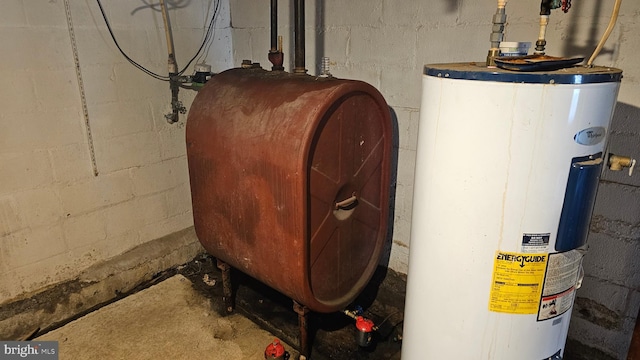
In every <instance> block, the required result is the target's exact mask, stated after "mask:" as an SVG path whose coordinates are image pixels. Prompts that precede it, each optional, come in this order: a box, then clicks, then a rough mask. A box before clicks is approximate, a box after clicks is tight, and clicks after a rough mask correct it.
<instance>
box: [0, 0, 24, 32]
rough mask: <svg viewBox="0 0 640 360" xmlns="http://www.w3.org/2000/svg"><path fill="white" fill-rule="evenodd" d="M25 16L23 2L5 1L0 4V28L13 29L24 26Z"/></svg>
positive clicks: (21, 0)
mask: <svg viewBox="0 0 640 360" xmlns="http://www.w3.org/2000/svg"><path fill="white" fill-rule="evenodd" d="M27 24H28V23H27V14H26V12H25V4H24V2H23V0H5V1H3V2H2V11H1V12H0V28H1V29H3V32H4V29H5V28H13V27H21V26H26V25H27Z"/></svg>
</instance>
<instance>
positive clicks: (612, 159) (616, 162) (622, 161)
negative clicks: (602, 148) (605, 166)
mask: <svg viewBox="0 0 640 360" xmlns="http://www.w3.org/2000/svg"><path fill="white" fill-rule="evenodd" d="M635 166H636V159H633V158H631V157H629V156H620V155H615V154H609V170H613V171H620V170H622V169H624V168H629V176H631V175H632V174H633V168H634V167H635Z"/></svg>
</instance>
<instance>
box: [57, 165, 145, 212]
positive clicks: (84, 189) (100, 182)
mask: <svg viewBox="0 0 640 360" xmlns="http://www.w3.org/2000/svg"><path fill="white" fill-rule="evenodd" d="M133 198H134V190H133V182H132V180H131V178H130V175H129V172H128V171H118V172H112V173H109V174H103V175H100V176H98V177H91V178H89V179H87V180H86V181H83V182H79V183H75V184H72V185H69V186H66V187H63V188H61V189H60V200H61V201H62V207H63V209H64V213H65V217H66V216H76V215H79V214H83V213H86V212H90V211H93V210H95V209H99V208H103V207H106V206H110V205H113V204H118V203H121V202H125V201H128V200H132V199H133ZM67 214H68V215H67Z"/></svg>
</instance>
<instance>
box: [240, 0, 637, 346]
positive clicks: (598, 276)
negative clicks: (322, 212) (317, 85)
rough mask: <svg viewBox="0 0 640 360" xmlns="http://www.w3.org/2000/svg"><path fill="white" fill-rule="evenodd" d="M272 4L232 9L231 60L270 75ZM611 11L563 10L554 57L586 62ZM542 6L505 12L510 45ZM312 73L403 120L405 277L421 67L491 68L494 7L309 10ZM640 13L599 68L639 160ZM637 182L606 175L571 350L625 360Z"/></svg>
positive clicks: (394, 264) (393, 255)
mask: <svg viewBox="0 0 640 360" xmlns="http://www.w3.org/2000/svg"><path fill="white" fill-rule="evenodd" d="M268 3H269V2H268V1H266V0H264V1H255V0H231V1H230V6H231V24H232V36H233V43H234V46H233V61H234V64H235V65H236V66H237V65H239V64H240V62H241V61H242V60H243V59H251V60H253V61H255V62H260V63H261V64H263V67H265V68H269V67H270V63H269V62H268V60H267V51H268V49H269V45H270V43H269V28H268V27H269V12H268V11H269V4H268ZM612 4H613V2H612V1H611V2H609V1H599V0H585V1H580V2H574V4H573V7H572V8H571V10H570V11H569V13H568V14H564V13H562V11H560V10H555V11H554V12H553V13H552V15H551V20H550V25H549V28H548V32H547V41H548V46H547V53H548V54H550V55H555V56H571V57H573V56H582V57H587V58H588V57H589V56H590V55H591V52H592V51H593V49H594V48H595V46H596V44H597V42H598V40H599V39H600V36H601V34H602V33H603V32H604V30H605V28H606V26H607V24H608V22H609V16H610V14H611V10H612ZM539 6H540V2H539V1H511V2H509V3H508V4H507V14H508V25H507V29H506V40H508V41H531V42H534V43H535V40H536V38H537V35H538V30H537V29H538V28H537V26H538V12H539ZM306 9H307V12H306V21H307V26H306V40H307V47H306V55H307V56H306V67H307V68H308V69H309V73H311V74H317V73H319V69H318V67H319V64H320V58H321V57H322V56H328V57H330V59H331V65H332V68H331V72H332V74H334V75H335V76H337V77H342V78H351V79H359V80H364V81H367V82H369V83H371V84H372V85H373V86H375V87H376V88H378V89H379V90H380V91H381V92H382V94H383V95H384V96H385V98H386V100H387V102H388V103H389V105H390V107H391V108H392V114H394V116H395V118H396V120H397V130H398V138H399V139H398V143H397V144H396V148H395V151H397V155H398V163H397V176H396V179H395V181H394V186H395V210H394V217H395V219H394V229H393V245H392V247H391V250H390V254H389V258H388V264H389V267H390V268H392V269H394V270H396V271H399V272H402V273H406V272H407V262H408V252H409V251H410V244H409V239H410V224H411V207H412V202H411V199H412V192H413V168H414V162H415V150H416V141H417V140H416V133H417V127H418V119H419V107H420V96H421V80H420V79H421V78H420V76H421V73H422V67H423V65H424V64H427V63H438V62H457V61H484V59H485V57H486V54H487V50H488V45H489V44H488V38H489V33H490V31H491V23H490V22H491V18H492V15H493V13H494V12H495V2H494V1H489V0H481V1H476V0H456V1H449V0H425V1H412V0H350V1H337V0H324V1H318V0H315V1H314V0H307V1H306ZM292 12H293V10H292V2H291V1H286V2H283V1H280V6H279V28H280V29H279V32H280V34H281V35H283V36H284V52H285V57H286V59H288V60H289V62H288V63H287V62H285V67H286V68H287V69H291V67H292V64H293V57H292V53H293V51H292V50H293V41H292V39H293V30H292V24H293V23H292V21H291V18H292V16H293V15H292ZM638 33H640V3H639V2H637V1H624V2H623V3H622V8H621V10H620V17H619V19H618V23H617V26H616V28H615V29H614V31H613V33H612V34H611V36H610V38H609V41H608V42H607V44H606V46H605V48H604V49H603V51H602V52H601V55H600V56H599V57H598V58H597V61H596V64H597V65H603V66H614V67H618V68H621V69H623V70H624V79H623V82H622V87H621V90H620V94H619V102H618V105H617V107H616V114H615V116H614V121H613V126H612V131H611V134H610V135H611V136H610V143H609V148H610V149H611V151H612V152H614V153H618V154H621V155H630V156H633V157H635V158H640V86H639V85H640V66H639V65H638V63H637V61H635V59H636V57H637V55H635V54H637V52H638V51H640V40H639V39H640V38H639V37H638V36H637V34H638ZM639 186H640V174H636V175H634V176H633V177H628V176H626V175H625V174H622V173H613V172H610V171H607V172H606V173H605V176H604V178H603V180H602V182H601V187H600V191H599V194H598V198H597V205H596V209H595V211H594V218H593V224H592V230H591V235H590V239H589V242H590V244H591V251H590V252H589V254H588V256H587V257H586V259H585V264H584V266H585V272H586V277H585V281H584V288H583V289H582V290H580V291H579V292H578V295H577V297H578V298H577V302H576V309H575V311H574V315H573V320H572V325H571V329H570V339H572V340H575V341H576V342H578V343H580V344H583V345H585V346H587V347H592V348H594V349H597V350H599V351H600V352H601V353H603V354H604V356H607V357H610V358H614V359H623V358H624V357H625V355H624V354H626V351H627V348H628V344H629V340H630V338H631V332H632V329H633V324H634V322H635V318H636V316H637V313H638V307H639V302H640V296H638V295H639V294H638V289H639V285H640V284H639V280H640V272H638V271H637V270H638V266H640V265H638V261H637V260H635V259H637V258H638V256H639V255H640V249H639V246H638V243H639V241H640V231H639V230H638V229H639V228H640V210H639V209H638V205H637V204H640V198H638V194H639V191H640V190H639V188H638V187H639Z"/></svg>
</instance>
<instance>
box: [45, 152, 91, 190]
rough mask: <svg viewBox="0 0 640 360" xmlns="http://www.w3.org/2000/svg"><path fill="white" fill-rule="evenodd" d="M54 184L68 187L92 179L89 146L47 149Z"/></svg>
mask: <svg viewBox="0 0 640 360" xmlns="http://www.w3.org/2000/svg"><path fill="white" fill-rule="evenodd" d="M49 157H50V159H51V164H52V167H53V172H54V177H55V182H56V183H57V184H61V185H69V184H71V183H73V182H76V181H81V180H82V179H88V178H91V177H93V170H92V167H91V157H90V153H89V146H88V145H87V144H86V143H76V144H70V145H66V146H57V147H55V148H53V149H49Z"/></svg>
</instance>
